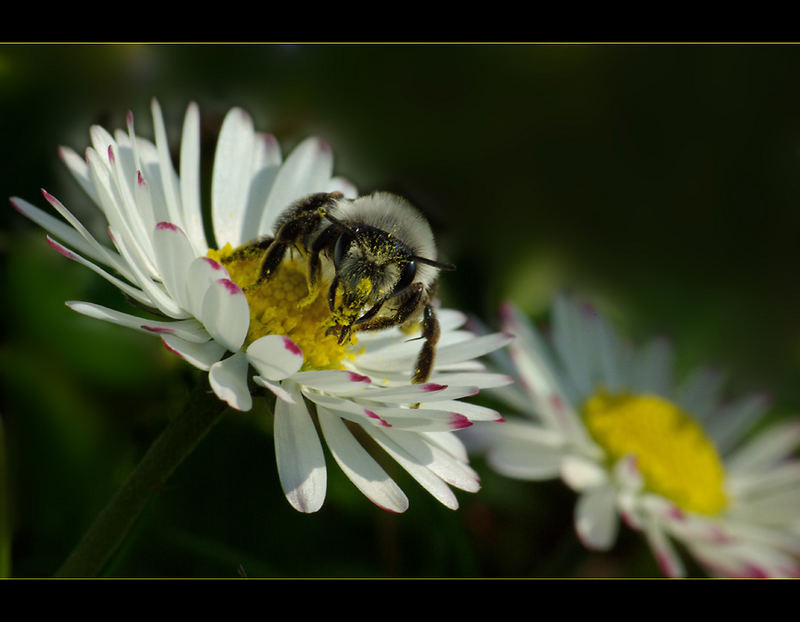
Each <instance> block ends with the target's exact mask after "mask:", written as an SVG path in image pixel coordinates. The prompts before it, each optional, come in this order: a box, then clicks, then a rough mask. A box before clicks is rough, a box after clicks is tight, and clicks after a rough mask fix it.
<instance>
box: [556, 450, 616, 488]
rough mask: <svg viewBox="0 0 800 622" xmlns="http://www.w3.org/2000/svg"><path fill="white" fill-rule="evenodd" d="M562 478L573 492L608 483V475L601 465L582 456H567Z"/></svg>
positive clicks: (563, 463) (562, 468)
mask: <svg viewBox="0 0 800 622" xmlns="http://www.w3.org/2000/svg"><path fill="white" fill-rule="evenodd" d="M561 478H562V479H563V480H564V482H566V484H567V485H568V486H569V487H570V488H572V489H573V490H588V489H589V488H597V487H598V486H602V485H604V484H607V483H608V473H607V472H606V470H605V469H603V468H602V467H601V466H600V465H599V464H597V463H596V462H594V461H593V460H589V459H587V458H584V457H582V456H565V457H564V459H563V460H562V461H561Z"/></svg>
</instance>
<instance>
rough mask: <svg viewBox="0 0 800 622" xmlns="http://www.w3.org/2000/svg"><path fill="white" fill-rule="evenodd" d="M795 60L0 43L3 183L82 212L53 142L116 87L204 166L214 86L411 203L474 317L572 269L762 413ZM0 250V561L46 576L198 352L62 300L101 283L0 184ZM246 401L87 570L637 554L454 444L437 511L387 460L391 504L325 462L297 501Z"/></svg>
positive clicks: (635, 331)
mask: <svg viewBox="0 0 800 622" xmlns="http://www.w3.org/2000/svg"><path fill="white" fill-rule="evenodd" d="M798 70H800V48H798V47H797V46H791V45H224V46H221V45H0V135H2V136H3V140H4V149H3V151H2V154H1V155H0V158H2V163H1V165H0V190H2V192H3V193H5V195H6V196H12V195H16V196H21V197H23V198H26V199H28V200H29V201H31V202H34V203H36V204H38V205H40V206H42V207H43V206H44V201H43V200H41V197H40V195H39V188H41V187H44V188H46V189H47V190H49V191H50V192H52V193H53V194H55V195H56V196H58V197H59V198H60V199H61V200H62V201H63V202H64V203H65V204H66V205H67V206H68V207H69V208H70V209H71V210H73V212H74V213H76V214H77V215H78V216H79V217H81V218H82V219H84V220H85V222H87V223H88V224H90V225H92V226H94V227H102V223H99V222H97V221H96V219H95V220H92V218H93V216H92V213H93V212H92V209H91V208H90V207H89V205H88V200H87V199H86V198H85V197H84V196H83V195H82V193H81V191H80V189H79V188H78V187H77V184H75V183H74V181H73V180H72V179H71V178H70V177H69V175H68V174H67V172H66V171H65V169H64V167H63V166H62V165H61V163H60V162H59V160H58V158H57V154H56V147H57V146H58V145H61V144H64V145H68V146H70V147H72V148H74V149H76V150H77V151H78V152H82V151H83V149H84V148H85V146H86V145H87V144H88V142H89V141H88V128H89V125H90V124H92V123H100V124H102V125H104V126H105V127H106V128H107V129H109V130H113V129H115V128H118V127H123V126H124V115H125V112H126V111H127V110H128V109H131V110H133V112H134V114H135V118H136V127H137V130H138V132H139V133H142V134H145V135H151V132H150V129H149V128H150V114H149V100H150V98H151V97H153V96H155V97H158V99H159V101H160V102H161V105H162V108H163V110H164V113H165V116H166V119H167V123H168V125H169V126H170V132H171V134H170V136H171V138H172V139H173V140H174V141H175V144H176V145H177V140H178V137H179V132H180V123H181V121H182V116H183V113H184V110H185V107H186V104H187V103H188V102H189V101H190V100H194V101H197V102H198V103H199V104H200V109H201V113H202V115H203V123H204V132H205V138H206V139H207V143H206V144H205V147H206V150H207V154H208V156H209V157H207V158H205V160H204V164H206V165H209V164H210V161H211V160H210V157H211V154H213V146H214V140H215V135H216V132H217V131H218V129H219V125H220V123H221V120H222V118H223V115H224V114H225V112H226V111H227V109H228V108H229V107H231V106H233V105H240V106H242V107H244V108H245V109H247V110H248V111H249V112H250V113H251V114H252V115H253V117H254V119H255V121H256V126H257V128H258V129H261V130H266V131H270V132H272V133H274V134H275V135H276V136H277V137H278V139H279V140H280V141H281V145H282V147H283V150H284V153H286V152H288V151H289V149H290V148H291V147H292V146H293V145H294V144H296V143H297V142H299V141H300V140H302V139H303V138H304V137H306V136H307V135H309V134H317V135H320V136H322V137H323V138H325V139H326V140H327V141H328V142H329V143H330V144H331V145H332V147H333V149H334V152H335V154H336V165H335V166H336V173H337V174H340V175H344V176H346V177H348V178H349V179H351V180H353V181H354V182H355V183H356V184H357V186H358V187H359V189H361V190H363V191H369V190H372V189H379V188H380V189H388V190H393V191H396V192H399V193H401V194H405V195H406V196H408V197H409V198H410V199H411V200H412V201H413V202H415V203H416V204H418V205H419V206H420V207H421V208H422V209H423V210H424V211H426V212H427V213H428V215H429V216H430V218H431V221H432V223H433V225H434V228H435V229H436V231H437V233H438V239H439V241H440V245H441V248H442V255H443V257H445V258H446V259H447V260H449V261H453V262H454V263H456V264H457V265H458V271H457V272H455V273H448V274H447V275H446V278H445V279H443V283H442V287H441V293H442V298H443V299H444V302H445V304H447V305H448V306H455V307H459V308H462V309H464V310H466V311H469V312H471V313H474V314H475V315H477V316H478V317H480V318H481V319H482V320H483V321H484V322H485V323H487V324H488V325H490V326H496V312H497V308H498V305H499V303H500V301H501V300H503V299H505V298H508V297H510V298H512V299H514V300H515V301H516V302H517V303H518V304H519V305H521V306H522V307H523V308H524V309H525V310H527V311H528V312H529V313H531V314H532V315H534V316H536V317H539V318H541V317H543V314H544V313H545V312H546V310H547V307H548V304H549V301H550V298H551V296H552V294H553V293H554V292H555V291H558V290H562V289H573V290H575V291H577V292H579V293H581V294H583V295H585V296H588V297H590V298H591V299H592V300H594V301H595V302H596V303H597V304H598V306H600V307H601V308H602V309H604V310H605V311H607V312H608V313H610V314H611V316H612V317H613V318H614V320H615V321H617V322H619V323H620V325H621V326H622V328H623V330H625V331H627V332H628V333H629V334H630V335H631V336H632V337H634V338H646V337H648V336H650V335H652V334H654V333H658V334H664V335H667V336H669V337H670V338H671V339H672V341H673V343H674V344H675V347H676V350H677V353H678V357H679V359H678V360H679V364H680V368H681V370H682V371H685V370H688V369H689V368H690V367H692V366H694V365H698V364H704V363H711V364H716V365H719V366H720V367H722V368H724V369H726V370H728V371H729V372H730V378H731V388H732V389H734V390H737V391H739V390H746V391H750V390H764V391H767V392H769V393H770V394H771V395H772V396H773V399H774V400H775V403H776V412H777V413H778V414H777V416H781V415H782V414H786V413H788V412H791V411H792V410H794V409H796V408H797V406H798V404H800V387H798V383H797V382H796V378H797V377H798V370H799V369H800V322H798V320H797V318H798V317H800V295H799V294H798V288H797V286H796V281H797V276H796V275H797V266H798V265H800V262H799V261H798V259H800V258H799V257H798V243H797V231H798V224H800V222H799V221H800V210H798V209H797V204H798V199H800V167H799V166H798V164H799V163H800V162H798V160H800V86H798V84H799V83H798V81H797V79H796V77H797V75H798V74H799V72H798ZM206 183H208V180H207V179H206ZM205 190H206V192H205V195H204V196H205V197H206V199H207V197H208V196H209V193H208V187H206V188H205ZM0 274H2V282H1V284H0V286H1V287H2V293H3V300H4V301H5V304H3V305H2V306H0V319H2V324H1V325H2V337H0V339H1V340H2V341H0V388H1V389H2V393H0V418H2V426H3V428H2V430H3V435H2V436H0V442H4V447H1V446H0V451H4V452H5V455H3V456H0V459H5V463H6V465H7V477H6V481H4V482H0V491H5V497H4V499H3V500H2V503H3V506H2V507H0V519H4V517H5V516H7V515H8V516H10V521H11V522H10V524H4V525H0V538H2V539H3V541H0V571H3V572H6V571H7V570H8V568H6V567H4V565H3V564H2V554H3V553H2V552H3V551H4V550H8V546H9V545H10V546H11V547H12V548H11V568H10V570H11V573H12V575H13V576H21V577H37V576H49V575H51V574H52V573H53V572H54V571H55V569H56V568H57V567H58V565H59V564H60V563H61V561H63V559H64V557H65V556H66V555H67V553H68V552H69V551H70V549H71V548H72V546H74V544H75V543H76V541H77V540H78V538H79V537H80V535H81V534H82V533H83V531H84V530H85V529H86V527H87V526H88V524H89V522H90V521H91V520H92V518H93V517H94V516H95V514H96V513H97V512H98V511H99V510H100V509H101V508H102V507H103V505H104V503H105V502H106V500H107V499H108V498H109V496H110V495H111V494H112V493H113V491H114V490H116V488H117V487H118V486H119V484H120V483H121V482H122V481H123V480H124V478H125V476H126V474H127V473H128V472H129V471H130V469H131V468H132V467H133V465H135V464H136V461H137V459H138V458H139V457H140V456H141V455H142V454H143V452H144V451H145V450H146V448H147V447H148V446H149V444H150V442H151V441H152V439H153V438H155V436H156V435H157V434H158V432H159V430H160V429H161V428H162V427H163V425H164V423H165V422H166V421H167V420H168V418H169V417H171V416H174V415H175V414H177V413H178V412H179V411H180V408H181V405H182V403H183V401H184V399H185V397H186V396H187V395H188V392H189V390H190V388H191V386H192V385H193V383H195V382H196V381H197V380H198V378H199V377H200V375H198V374H196V373H194V371H193V370H191V369H189V368H188V367H187V366H186V365H184V364H182V363H181V362H180V361H179V360H178V359H177V358H175V357H173V356H172V355H170V354H169V353H168V352H166V350H164V348H162V347H161V345H160V344H159V342H158V340H157V339H147V338H143V337H142V335H140V334H136V333H133V332H131V331H126V330H124V329H122V328H117V327H114V326H111V325H107V324H104V323H102V322H98V321H94V320H90V319H87V318H84V317H82V316H79V315H77V314H75V313H72V312H71V311H69V310H68V309H67V308H66V307H65V306H64V305H63V302H64V301H65V300H68V299H74V300H91V301H94V302H98V303H101V304H106V305H108V306H111V307H114V308H118V309H126V308H127V305H126V303H125V301H124V300H123V299H122V297H121V296H120V294H119V293H118V292H117V291H116V290H115V289H114V288H113V287H111V286H109V285H107V284H106V283H105V282H104V281H102V280H101V279H100V278H99V277H97V276H96V275H94V274H93V273H91V272H89V271H88V270H85V269H83V268H81V267H80V266H78V265H77V264H74V263H72V262H69V261H66V260H65V259H64V258H63V257H61V256H59V255H57V254H56V253H53V252H52V251H51V249H49V248H48V246H47V244H46V243H45V240H44V233H43V232H42V231H40V230H38V229H37V228H36V227H34V226H33V225H32V224H31V223H29V222H27V221H26V220H25V219H24V218H22V217H21V216H19V215H18V214H17V213H16V212H14V210H12V209H11V208H10V206H9V207H8V208H7V209H5V210H2V211H0ZM269 429H270V425H269V419H268V415H267V414H266V413H265V409H264V408H257V409H256V410H255V411H254V412H252V413H247V414H231V415H230V416H229V417H226V419H225V420H224V421H223V422H222V423H221V424H219V425H218V426H217V427H215V429H214V430H213V431H212V433H211V434H210V435H209V436H208V437H207V438H206V439H205V440H204V441H203V443H202V444H201V446H200V447H199V448H198V450H197V451H196V452H195V453H194V454H193V455H192V456H191V457H190V458H189V459H188V460H187V462H185V463H184V464H183V465H182V466H181V467H180V468H179V470H178V471H177V472H176V473H175V475H174V476H173V478H172V479H171V480H170V481H169V482H168V484H167V486H166V487H165V489H164V490H162V491H161V493H160V494H159V495H158V497H157V498H156V499H155V500H154V502H153V503H152V504H151V505H150V507H149V508H148V510H147V512H146V513H145V515H144V516H143V517H142V519H141V520H140V521H139V523H138V524H137V527H136V529H135V532H134V533H133V534H131V537H130V538H129V539H128V541H127V542H126V545H125V546H124V547H123V549H122V550H121V551H120V552H119V554H118V555H117V556H116V557H115V558H114V560H113V562H112V563H111V565H110V566H109V567H108V569H107V571H106V573H107V574H108V575H109V576H190V577H193V576H223V577H237V576H243V575H246V576H250V577H256V576H298V577H321V576H334V577H341V576H355V577H376V576H377V577H387V576H411V577H421V576H423V577H424V576H431V577H440V576H455V577H463V576H489V577H493V576H500V577H502V576H523V577H526V576H614V575H623V576H625V575H627V576H660V575H659V571H658V569H657V566H656V564H655V563H654V561H653V559H652V556H651V555H650V553H649V552H648V551H647V550H646V548H645V547H644V545H643V544H642V541H641V538H640V537H639V536H638V535H637V534H633V533H631V532H630V531H626V530H623V531H622V535H621V537H620V540H619V542H618V543H617V546H616V547H615V549H614V551H613V552H612V553H610V554H605V555H596V554H590V553H587V552H586V551H584V550H583V549H582V548H581V547H580V544H579V543H578V541H577V539H576V538H575V536H574V533H573V530H572V526H571V520H570V518H571V513H572V507H573V504H574V495H573V493H571V492H570V491H568V490H566V489H565V488H564V487H563V486H562V485H561V484H559V483H558V482H550V483H547V484H532V483H524V482H517V481H512V480H508V479H505V478H503V477H501V476H498V475H496V474H493V473H491V472H490V471H489V470H488V469H487V468H486V467H485V465H484V464H483V463H482V461H481V460H477V461H476V464H475V466H476V468H477V469H478V470H479V472H480V473H481V475H482V481H483V489H482V491H481V492H479V493H478V494H476V495H467V494H459V499H460V500H461V502H462V508H461V509H460V510H459V511H457V512H451V511H449V510H447V509H445V508H443V507H441V506H440V505H439V504H438V503H437V502H435V501H434V500H433V499H432V498H430V497H429V496H428V495H427V494H426V493H424V492H423V491H422V490H421V489H420V488H419V487H418V486H417V485H416V484H415V483H414V482H413V481H411V480H410V479H409V478H408V477H407V476H405V474H404V473H402V472H400V471H399V469H397V468H396V466H395V467H392V465H388V467H387V468H389V469H390V471H391V472H392V473H393V474H396V475H397V479H398V481H399V482H400V483H401V485H402V486H403V488H404V490H405V491H406V493H407V494H408V496H409V498H410V501H411V508H410V510H409V511H408V512H407V513H406V514H405V515H400V516H395V515H390V514H387V513H385V512H382V511H381V510H379V509H377V508H375V507H374V506H373V505H372V504H371V503H370V502H369V501H367V500H366V499H365V498H363V497H362V496H361V494H360V493H358V491H357V490H356V489H355V488H354V487H353V486H352V485H351V484H350V483H349V482H348V481H347V480H346V478H345V477H344V476H343V475H342V473H341V472H340V471H339V470H338V469H337V468H336V466H335V465H334V464H333V461H330V462H329V466H330V468H329V491H328V498H327V500H326V503H325V505H324V507H323V509H322V511H320V512H319V513H318V514H316V515H313V516H303V515H300V514H298V513H296V512H295V511H294V510H292V509H291V508H290V507H289V505H288V503H286V501H285V500H284V498H283V495H282V493H281V491H280V486H279V483H278V478H277V475H276V470H275V464H274V454H273V448H272V438H271V435H270V432H269ZM2 475H3V473H2V468H0V477H2ZM6 522H7V521H6ZM9 538H10V539H11V540H10V542H9Z"/></svg>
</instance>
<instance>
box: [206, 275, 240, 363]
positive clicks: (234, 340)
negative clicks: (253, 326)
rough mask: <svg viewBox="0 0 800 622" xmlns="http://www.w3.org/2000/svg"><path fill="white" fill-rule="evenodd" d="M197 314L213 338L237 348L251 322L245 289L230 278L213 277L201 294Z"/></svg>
mask: <svg viewBox="0 0 800 622" xmlns="http://www.w3.org/2000/svg"><path fill="white" fill-rule="evenodd" d="M200 318H201V319H202V321H203V324H204V325H205V327H206V330H208V332H209V334H210V335H211V336H212V337H213V338H214V339H216V340H217V341H219V342H220V343H221V344H222V345H224V346H225V347H226V348H228V350H231V351H232V352H236V351H237V350H238V349H239V348H240V347H241V345H242V343H243V342H244V338H245V337H246V336H247V329H248V327H249V326H250V308H249V306H248V304H247V298H245V295H244V292H243V291H242V290H241V288H240V287H239V286H238V285H237V284H236V283H234V282H233V281H231V280H230V279H217V280H216V281H213V282H212V283H211V285H210V286H209V288H208V290H207V291H206V294H205V296H203V303H202V312H201V316H200Z"/></svg>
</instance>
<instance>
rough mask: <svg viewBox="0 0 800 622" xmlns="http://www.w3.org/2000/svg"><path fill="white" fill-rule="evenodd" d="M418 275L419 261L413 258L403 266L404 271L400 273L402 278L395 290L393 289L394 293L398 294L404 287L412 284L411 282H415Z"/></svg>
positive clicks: (394, 294)
mask: <svg viewBox="0 0 800 622" xmlns="http://www.w3.org/2000/svg"><path fill="white" fill-rule="evenodd" d="M416 276H417V262H416V261H414V260H413V259H412V260H411V261H409V262H408V263H407V264H406V265H404V266H403V271H402V272H401V273H400V278H399V279H398V281H397V285H395V286H394V290H392V295H393V296H396V295H397V294H399V293H401V292H402V291H403V290H404V289H406V288H407V287H408V286H409V285H411V283H413V282H414V278H415V277H416Z"/></svg>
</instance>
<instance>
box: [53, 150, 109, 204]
mask: <svg viewBox="0 0 800 622" xmlns="http://www.w3.org/2000/svg"><path fill="white" fill-rule="evenodd" d="M58 156H59V157H60V158H61V161H62V162H63V163H64V164H65V165H66V166H67V168H68V169H69V172H70V173H72V176H73V177H74V178H75V180H76V181H77V182H78V183H79V184H80V186H81V188H83V191H84V192H85V193H86V194H87V195H88V196H89V198H90V199H92V201H94V203H96V204H98V205H99V203H100V201H99V199H98V198H97V192H96V191H95V189H94V185H93V184H92V180H91V179H90V178H89V167H88V166H87V165H86V160H84V159H83V158H82V157H81V156H79V155H78V154H77V153H75V151H74V150H73V149H71V148H70V147H59V148H58Z"/></svg>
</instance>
